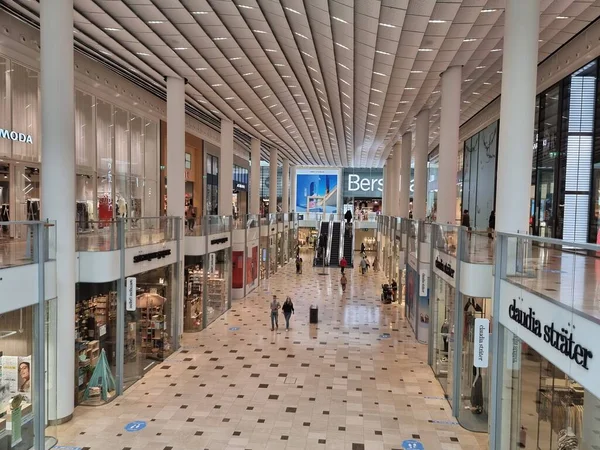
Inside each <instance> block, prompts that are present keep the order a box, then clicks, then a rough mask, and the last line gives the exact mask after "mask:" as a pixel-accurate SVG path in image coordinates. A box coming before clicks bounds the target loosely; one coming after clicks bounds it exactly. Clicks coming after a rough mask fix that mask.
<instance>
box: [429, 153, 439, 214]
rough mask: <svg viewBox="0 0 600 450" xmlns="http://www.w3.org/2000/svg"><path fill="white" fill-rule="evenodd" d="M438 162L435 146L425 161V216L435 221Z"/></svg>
mask: <svg viewBox="0 0 600 450" xmlns="http://www.w3.org/2000/svg"><path fill="white" fill-rule="evenodd" d="M439 163H440V148H439V147H436V148H435V149H434V150H433V152H431V153H430V154H429V160H428V161H427V211H426V214H427V218H428V219H429V220H431V221H432V222H435V220H436V217H437V198H438V168H439Z"/></svg>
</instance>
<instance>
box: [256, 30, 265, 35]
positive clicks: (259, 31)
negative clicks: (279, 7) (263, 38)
mask: <svg viewBox="0 0 600 450" xmlns="http://www.w3.org/2000/svg"><path fill="white" fill-rule="evenodd" d="M252 31H253V32H254V33H258V34H267V32H266V31H263V30H252Z"/></svg>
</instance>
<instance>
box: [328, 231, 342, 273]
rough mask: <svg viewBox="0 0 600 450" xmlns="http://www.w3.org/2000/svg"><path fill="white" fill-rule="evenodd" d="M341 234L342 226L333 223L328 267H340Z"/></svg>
mask: <svg viewBox="0 0 600 450" xmlns="http://www.w3.org/2000/svg"><path fill="white" fill-rule="evenodd" d="M341 233H342V224H341V223H340V222H334V223H333V231H332V232H331V251H330V252H329V265H330V266H332V267H338V266H339V265H340V235H341Z"/></svg>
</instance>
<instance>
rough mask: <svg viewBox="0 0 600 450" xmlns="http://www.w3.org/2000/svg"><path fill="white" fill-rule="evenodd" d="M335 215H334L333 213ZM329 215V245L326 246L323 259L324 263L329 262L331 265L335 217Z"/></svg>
mask: <svg viewBox="0 0 600 450" xmlns="http://www.w3.org/2000/svg"><path fill="white" fill-rule="evenodd" d="M332 216H333V215H332ZM332 216H330V217H329V232H328V234H327V247H326V248H325V255H323V256H324V259H323V264H324V263H325V262H327V265H329V260H330V258H331V235H332V234H333V217H332Z"/></svg>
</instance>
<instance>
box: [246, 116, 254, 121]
mask: <svg viewBox="0 0 600 450" xmlns="http://www.w3.org/2000/svg"><path fill="white" fill-rule="evenodd" d="M250 119H254V117H252V116H250V117H244V120H250Z"/></svg>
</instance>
